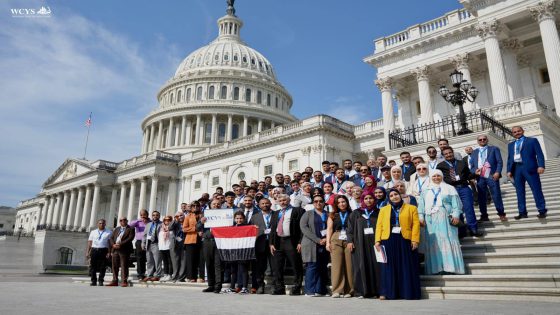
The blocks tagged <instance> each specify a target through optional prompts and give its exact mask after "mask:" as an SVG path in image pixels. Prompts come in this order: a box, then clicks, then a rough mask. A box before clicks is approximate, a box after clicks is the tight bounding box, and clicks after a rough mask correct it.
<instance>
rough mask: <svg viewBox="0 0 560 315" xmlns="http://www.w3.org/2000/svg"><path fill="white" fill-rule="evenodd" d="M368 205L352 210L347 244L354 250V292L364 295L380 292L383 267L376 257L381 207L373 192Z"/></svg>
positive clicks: (368, 199)
mask: <svg viewBox="0 0 560 315" xmlns="http://www.w3.org/2000/svg"><path fill="white" fill-rule="evenodd" d="M364 204H365V207H363V208H359V209H357V210H354V211H352V213H350V215H349V217H348V227H347V231H346V237H347V239H348V244H347V245H346V246H347V248H349V249H350V250H351V251H352V272H353V273H354V278H353V282H354V296H357V297H361V298H368V297H370V298H371V297H376V296H379V295H380V293H379V290H380V286H381V282H380V280H381V273H380V272H381V267H380V264H379V263H378V262H377V260H376V259H375V251H374V247H373V245H374V244H375V226H376V224H377V216H378V214H379V209H377V208H376V207H375V198H374V197H373V193H369V194H367V195H365V196H364Z"/></svg>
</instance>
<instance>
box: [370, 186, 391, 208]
mask: <svg viewBox="0 0 560 315" xmlns="http://www.w3.org/2000/svg"><path fill="white" fill-rule="evenodd" d="M373 196H374V197H375V204H376V206H377V209H381V208H383V207H385V206H386V205H387V203H388V200H387V190H385V188H383V187H377V188H375V191H374V192H373Z"/></svg>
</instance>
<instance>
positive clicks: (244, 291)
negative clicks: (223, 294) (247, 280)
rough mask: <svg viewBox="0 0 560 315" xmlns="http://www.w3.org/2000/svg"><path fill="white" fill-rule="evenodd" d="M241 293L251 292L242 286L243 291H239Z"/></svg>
mask: <svg viewBox="0 0 560 315" xmlns="http://www.w3.org/2000/svg"><path fill="white" fill-rule="evenodd" d="M237 293H239V294H249V291H248V290H247V288H242V289H241V291H239V292H237Z"/></svg>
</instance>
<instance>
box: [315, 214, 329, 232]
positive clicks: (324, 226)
mask: <svg viewBox="0 0 560 315" xmlns="http://www.w3.org/2000/svg"><path fill="white" fill-rule="evenodd" d="M315 212H317V211H315ZM317 214H319V213H318V212H317ZM321 221H323V230H324V229H326V228H327V213H326V212H325V211H323V213H321Z"/></svg>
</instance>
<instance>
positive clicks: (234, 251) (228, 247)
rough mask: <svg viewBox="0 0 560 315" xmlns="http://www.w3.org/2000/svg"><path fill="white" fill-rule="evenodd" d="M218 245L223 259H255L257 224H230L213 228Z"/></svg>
mask: <svg viewBox="0 0 560 315" xmlns="http://www.w3.org/2000/svg"><path fill="white" fill-rule="evenodd" d="M212 235H214V238H215V239H216V246H217V247H218V250H219V251H220V258H221V259H222V261H241V260H252V259H255V240H256V239H257V227H256V226H255V225H242V226H228V227H216V228H212Z"/></svg>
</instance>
